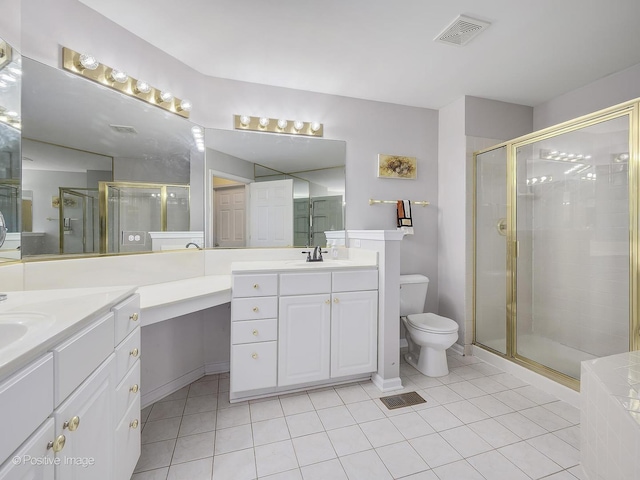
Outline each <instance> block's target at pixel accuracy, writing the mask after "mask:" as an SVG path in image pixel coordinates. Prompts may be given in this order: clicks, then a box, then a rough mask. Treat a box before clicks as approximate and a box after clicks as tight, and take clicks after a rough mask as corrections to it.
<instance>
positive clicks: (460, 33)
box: [434, 15, 491, 47]
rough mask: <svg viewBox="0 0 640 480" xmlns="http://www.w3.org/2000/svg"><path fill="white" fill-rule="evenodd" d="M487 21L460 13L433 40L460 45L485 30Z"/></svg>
mask: <svg viewBox="0 0 640 480" xmlns="http://www.w3.org/2000/svg"><path fill="white" fill-rule="evenodd" d="M489 25H491V24H490V23H489V22H483V21H482V20H477V19H475V18H471V17H466V16H464V15H460V16H459V17H458V18H456V19H455V20H454V21H453V23H451V25H449V26H448V27H447V28H445V29H444V30H443V31H442V32H441V33H440V35H438V36H437V37H436V38H434V41H436V42H440V43H447V44H449V45H456V46H458V47H462V46H464V45H466V44H467V43H469V42H470V41H471V40H472V39H474V38H475V37H476V36H477V35H478V34H479V33H480V32H482V31H483V30H486V29H487V28H488V27H489Z"/></svg>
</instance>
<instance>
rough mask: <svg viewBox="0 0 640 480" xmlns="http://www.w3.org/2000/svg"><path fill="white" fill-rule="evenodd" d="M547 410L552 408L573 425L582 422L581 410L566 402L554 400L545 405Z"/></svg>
mask: <svg viewBox="0 0 640 480" xmlns="http://www.w3.org/2000/svg"><path fill="white" fill-rule="evenodd" d="M543 406H544V408H546V409H547V410H551V411H552V412H553V413H555V414H556V415H558V416H559V417H562V418H564V419H565V420H566V421H567V422H569V423H571V424H572V425H577V424H579V423H580V410H579V409H578V408H576V407H573V406H571V405H569V404H568V403H565V402H553V403H547V404H545V405H543Z"/></svg>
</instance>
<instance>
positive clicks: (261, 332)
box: [231, 318, 278, 345]
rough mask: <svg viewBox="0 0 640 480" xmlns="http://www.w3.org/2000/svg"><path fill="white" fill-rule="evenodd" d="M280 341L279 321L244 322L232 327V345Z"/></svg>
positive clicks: (235, 323)
mask: <svg viewBox="0 0 640 480" xmlns="http://www.w3.org/2000/svg"><path fill="white" fill-rule="evenodd" d="M277 339H278V319H277V318H269V319H266V320H244V321H242V322H233V324H232V325H231V343H232V344H233V345H237V344H241V343H253V342H267V341H270V340H277Z"/></svg>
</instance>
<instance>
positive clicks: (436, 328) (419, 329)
mask: <svg viewBox="0 0 640 480" xmlns="http://www.w3.org/2000/svg"><path fill="white" fill-rule="evenodd" d="M428 288H429V279H428V278H427V277H425V276H424V275H400V318H401V320H402V322H403V323H404V326H405V328H406V338H407V344H408V346H409V351H408V352H407V353H406V354H405V356H404V358H405V360H406V361H407V363H409V364H410V365H412V366H413V367H415V368H416V369H418V371H420V372H421V373H422V374H424V375H426V376H428V377H442V376H444V375H448V374H449V366H448V365H447V352H446V351H447V348H449V347H450V346H451V345H453V344H454V343H455V342H456V340H458V324H457V323H456V322H454V321H453V320H451V319H450V318H446V317H441V316H440V315H436V314H435V313H422V310H423V309H424V302H425V300H426V298H427V289H428Z"/></svg>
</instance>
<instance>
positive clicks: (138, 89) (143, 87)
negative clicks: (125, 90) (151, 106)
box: [136, 80, 151, 93]
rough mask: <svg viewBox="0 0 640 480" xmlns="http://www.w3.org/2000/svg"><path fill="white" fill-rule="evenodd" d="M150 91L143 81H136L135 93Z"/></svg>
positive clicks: (149, 87) (149, 86)
mask: <svg viewBox="0 0 640 480" xmlns="http://www.w3.org/2000/svg"><path fill="white" fill-rule="evenodd" d="M150 91H151V85H149V84H148V83H147V82H145V81H144V80H138V81H137V82H136V93H149V92H150Z"/></svg>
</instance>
